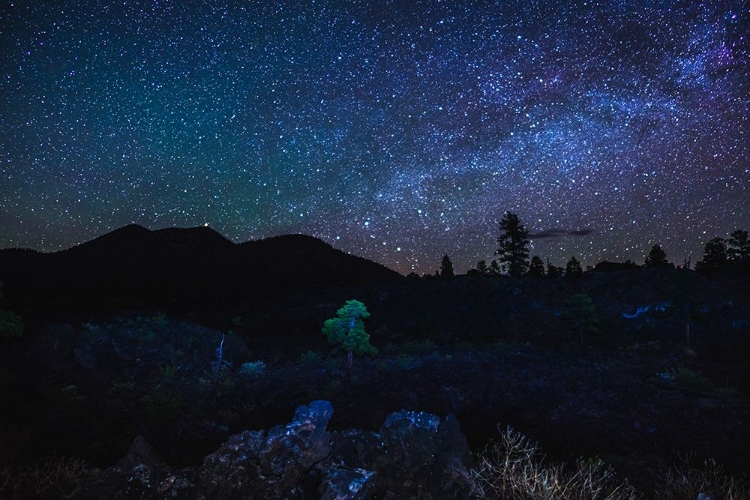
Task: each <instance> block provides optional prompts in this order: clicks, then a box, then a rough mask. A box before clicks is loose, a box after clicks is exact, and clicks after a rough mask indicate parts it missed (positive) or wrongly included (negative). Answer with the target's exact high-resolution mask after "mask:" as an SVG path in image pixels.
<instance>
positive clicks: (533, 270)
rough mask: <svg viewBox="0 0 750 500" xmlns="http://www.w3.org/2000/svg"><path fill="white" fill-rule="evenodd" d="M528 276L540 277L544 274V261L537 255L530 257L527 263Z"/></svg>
mask: <svg viewBox="0 0 750 500" xmlns="http://www.w3.org/2000/svg"><path fill="white" fill-rule="evenodd" d="M529 276H534V277H537V278H541V277H543V276H544V263H543V262H542V259H540V258H539V256H538V255H535V256H533V257H532V258H531V263H530V264H529Z"/></svg>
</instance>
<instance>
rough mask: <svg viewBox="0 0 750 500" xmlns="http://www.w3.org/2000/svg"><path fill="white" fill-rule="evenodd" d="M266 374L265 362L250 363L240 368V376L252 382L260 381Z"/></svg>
mask: <svg viewBox="0 0 750 500" xmlns="http://www.w3.org/2000/svg"><path fill="white" fill-rule="evenodd" d="M265 374H266V364H265V363H264V362H263V361H248V362H247V363H242V366H240V375H242V376H244V377H247V378H249V379H250V380H258V379H260V378H263V375H265Z"/></svg>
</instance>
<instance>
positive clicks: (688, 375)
mask: <svg viewBox="0 0 750 500" xmlns="http://www.w3.org/2000/svg"><path fill="white" fill-rule="evenodd" d="M658 376H659V378H661V379H662V380H664V381H666V382H673V383H674V384H675V386H677V387H678V388H680V389H683V390H687V391H692V392H697V393H700V394H708V393H711V392H712V391H713V389H714V384H713V382H711V381H710V380H709V379H707V378H706V377H704V376H703V375H701V374H700V373H698V372H695V371H693V370H691V369H690V368H685V367H684V366H678V367H676V368H670V369H669V370H667V371H666V372H663V373H659V374H658Z"/></svg>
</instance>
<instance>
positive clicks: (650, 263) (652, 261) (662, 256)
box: [644, 245, 669, 269]
mask: <svg viewBox="0 0 750 500" xmlns="http://www.w3.org/2000/svg"><path fill="white" fill-rule="evenodd" d="M644 265H645V266H646V267H648V268H649V269H653V268H657V267H666V266H669V262H667V254H666V253H665V252H664V250H662V248H661V245H654V246H652V247H651V251H649V252H648V255H647V256H646V260H645V261H644Z"/></svg>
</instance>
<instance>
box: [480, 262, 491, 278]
mask: <svg viewBox="0 0 750 500" xmlns="http://www.w3.org/2000/svg"><path fill="white" fill-rule="evenodd" d="M477 272H478V273H479V275H480V276H487V275H488V274H490V268H489V267H487V262H485V261H483V260H480V261H479V262H477Z"/></svg>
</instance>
